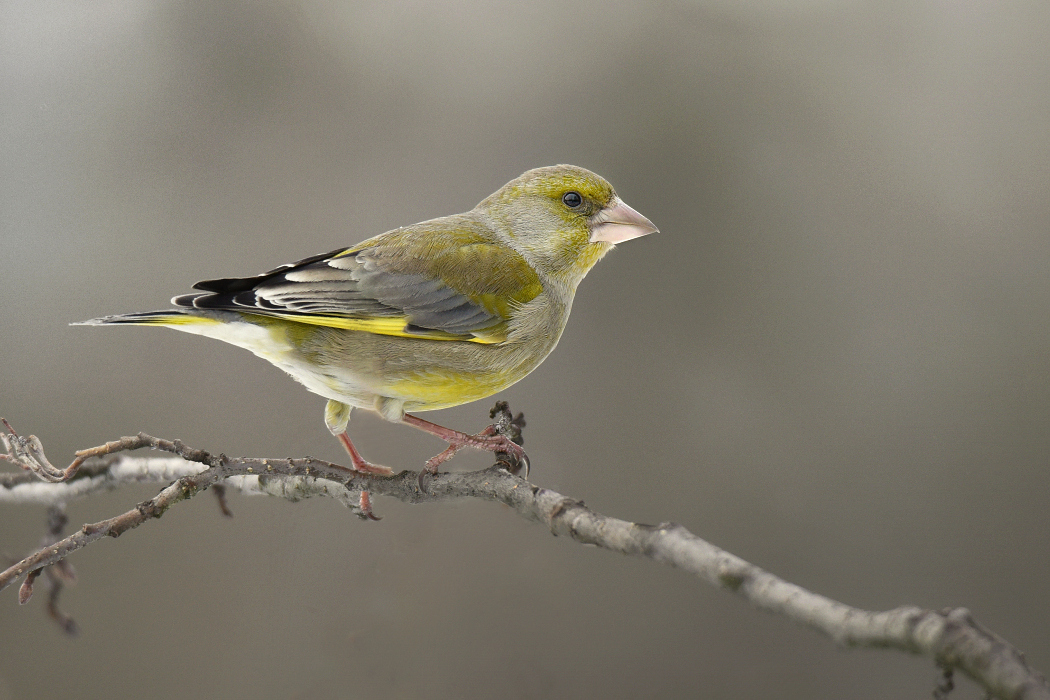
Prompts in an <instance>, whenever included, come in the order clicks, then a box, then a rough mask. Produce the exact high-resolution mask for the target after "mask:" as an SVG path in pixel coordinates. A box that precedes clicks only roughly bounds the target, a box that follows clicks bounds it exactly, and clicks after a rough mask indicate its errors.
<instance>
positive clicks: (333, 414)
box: [324, 399, 394, 476]
mask: <svg viewBox="0 0 1050 700" xmlns="http://www.w3.org/2000/svg"><path fill="white" fill-rule="evenodd" d="M352 410H353V409H351V408H350V406H348V405H347V404H345V403H342V402H340V401H336V400H334V399H332V400H330V401H329V402H328V405H327V406H325V409H324V422H325V425H327V426H328V430H329V431H331V433H332V435H335V436H336V437H337V438H339V442H341V443H343V447H344V448H346V452H347V454H349V455H350V464H351V465H352V467H353V470H354V471H356V472H361V473H362V474H377V475H379V476H390V475H391V474H393V473H394V470H393V469H390V468H389V467H384V466H383V465H381V464H372V463H371V462H369V461H368V460H367V459H365V458H364V457H362V456H361V453H360V452H358V451H357V448H356V447H354V443H352V442H350V435H349V433H347V430H346V426H347V425H348V424H349V423H350V412H351V411H352Z"/></svg>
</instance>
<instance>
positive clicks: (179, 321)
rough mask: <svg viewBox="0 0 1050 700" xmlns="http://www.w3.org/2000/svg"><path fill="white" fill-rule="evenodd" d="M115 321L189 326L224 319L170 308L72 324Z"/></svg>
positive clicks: (190, 310) (97, 324) (144, 324)
mask: <svg viewBox="0 0 1050 700" xmlns="http://www.w3.org/2000/svg"><path fill="white" fill-rule="evenodd" d="M113 323H125V324H130V325H134V326H188V325H200V324H215V323H222V321H220V320H218V319H216V318H213V317H211V316H206V315H204V314H202V313H200V312H199V311H196V310H195V309H168V310H166V311H143V312H140V313H135V314H120V315H117V316H103V317H101V318H93V319H91V320H89V321H79V322H77V323H71V324H69V325H71V326H107V325H110V324H113Z"/></svg>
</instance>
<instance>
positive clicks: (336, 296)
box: [172, 248, 503, 335]
mask: <svg viewBox="0 0 1050 700" xmlns="http://www.w3.org/2000/svg"><path fill="white" fill-rule="evenodd" d="M345 250H346V249H345V248H344V249H340V250H336V251H333V252H331V253H326V254H323V255H315V256H313V257H310V258H306V259H305V260H301V261H299V262H298V263H294V264H292V265H285V266H282V267H279V268H276V269H274V270H271V271H269V272H267V273H265V274H262V275H258V276H256V277H243V278H230V279H218V280H206V281H204V282H198V283H197V284H195V285H194V288H195V289H200V290H203V293H194V294H184V295H182V296H178V297H175V298H174V299H172V303H173V304H175V305H176V306H183V307H194V308H200V309H225V310H230V311H242V312H246V313H257V314H263V315H272V316H281V317H284V318H289V319H291V320H294V318H295V316H296V315H303V316H333V317H341V318H375V317H398V316H404V317H406V329H407V330H410V331H411V330H418V329H429V330H438V331H444V332H446V333H451V334H455V335H461V334H462V335H469V334H470V333H472V332H474V331H478V330H482V329H486V328H490V327H492V326H493V325H495V324H497V323H499V322H500V321H502V320H503V319H502V318H500V317H498V316H495V315H493V314H492V313H490V312H488V311H486V310H485V308H484V307H482V306H481V305H479V304H476V303H475V302H473V301H471V300H470V299H469V298H468V297H466V296H465V295H463V294H461V293H459V292H457V291H456V290H454V289H452V288H451V287H449V286H448V285H447V284H445V282H444V281H443V280H441V279H438V278H434V277H429V276H427V275H423V274H419V273H416V272H400V271H398V270H397V269H396V266H395V265H394V264H393V261H392V259H391V258H390V257H388V256H382V255H370V254H369V249H367V248H366V249H364V250H359V251H356V252H354V253H350V254H346V255H340V254H341V253H343V252H344V251H345ZM336 256H339V257H336Z"/></svg>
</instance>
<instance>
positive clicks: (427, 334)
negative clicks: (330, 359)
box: [247, 313, 507, 345]
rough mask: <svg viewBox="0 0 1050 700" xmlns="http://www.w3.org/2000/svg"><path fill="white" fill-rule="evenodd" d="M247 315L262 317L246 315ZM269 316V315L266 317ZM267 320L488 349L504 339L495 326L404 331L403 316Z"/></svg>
mask: <svg viewBox="0 0 1050 700" xmlns="http://www.w3.org/2000/svg"><path fill="white" fill-rule="evenodd" d="M247 315H253V316H254V315H260V316H261V315H262V314H254V313H249V314H247ZM267 315H268V316H269V314H267ZM270 317H271V318H279V319H281V320H284V321H295V322H296V323H307V324H309V325H312V326H324V327H325V328H342V329H345V330H348V331H365V332H368V333H375V334H377V335H392V336H396V337H398V338H420V339H425V340H459V341H461V342H463V341H465V342H471V343H482V344H484V345H491V344H493V343H502V342H503V341H504V340H506V339H507V332H506V329H505V328H504V327H503V326H504V324H502V323H501V324H499V325H498V326H494V327H493V328H491V329H486V330H483V331H476V332H475V333H474V334H472V335H455V334H452V333H445V332H444V331H434V330H428V329H426V328H419V329H412V330H408V319H407V318H405V317H404V316H391V317H383V318H347V317H341V316H310V315H306V314H294V315H292V314H288V315H284V314H273V315H272V316H270Z"/></svg>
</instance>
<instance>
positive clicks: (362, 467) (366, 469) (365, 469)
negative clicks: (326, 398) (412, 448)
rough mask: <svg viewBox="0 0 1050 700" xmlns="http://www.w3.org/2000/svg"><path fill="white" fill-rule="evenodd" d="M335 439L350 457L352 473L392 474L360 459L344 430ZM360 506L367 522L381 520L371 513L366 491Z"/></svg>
mask: <svg viewBox="0 0 1050 700" xmlns="http://www.w3.org/2000/svg"><path fill="white" fill-rule="evenodd" d="M336 437H338V438H339V442H341V443H343V447H345V448H346V451H347V453H348V454H349V455H350V464H351V465H353V468H354V471H357V472H361V473H362V474H377V475H379V476H390V475H391V474H393V473H394V471H393V470H392V469H390V468H389V467H384V466H382V465H381V464H372V463H371V462H369V461H368V460H366V459H365V458H364V457H362V456H361V453H360V452H358V451H357V448H356V447H354V443H352V442H350V436H349V435H347V434H346V431H345V430H344V431H343V432H342V433H340V434H339V435H337V436H336ZM360 506H361V514H362V515H363V516H364V517H366V518H368V519H369V520H381V519H382V518H380V517H379V516H378V515H376V514H375V513H373V512H372V499H371V497H370V495H369V493H368V491H362V492H361V496H360Z"/></svg>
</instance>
